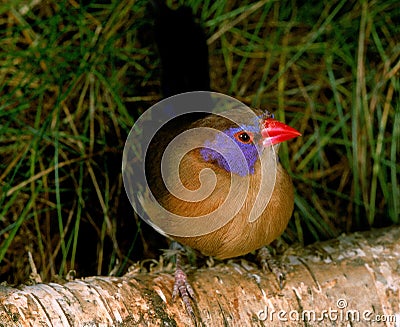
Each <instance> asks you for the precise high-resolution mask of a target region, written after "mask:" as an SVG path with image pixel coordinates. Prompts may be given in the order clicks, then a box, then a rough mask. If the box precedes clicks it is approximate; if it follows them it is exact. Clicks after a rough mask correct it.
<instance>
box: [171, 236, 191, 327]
mask: <svg viewBox="0 0 400 327" xmlns="http://www.w3.org/2000/svg"><path fill="white" fill-rule="evenodd" d="M170 248H171V251H172V253H173V256H174V257H175V282H174V288H173V290H172V301H175V300H176V298H177V297H179V296H180V297H181V299H182V301H183V303H184V305H185V308H186V312H187V313H188V314H189V315H190V317H191V318H192V320H193V322H194V324H195V325H197V319H196V315H195V311H194V309H193V306H192V303H191V301H193V302H194V303H196V297H195V294H194V291H193V288H192V286H191V285H190V283H189V281H188V278H187V275H186V273H185V271H184V269H183V266H182V263H181V262H182V253H183V252H184V251H185V248H184V247H183V246H182V245H181V244H179V243H177V242H175V241H174V242H172V243H171V245H170Z"/></svg>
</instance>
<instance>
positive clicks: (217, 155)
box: [200, 111, 301, 176]
mask: <svg viewBox="0 0 400 327" xmlns="http://www.w3.org/2000/svg"><path fill="white" fill-rule="evenodd" d="M211 119H212V118H209V120H211ZM239 119H240V118H239ZM235 120H236V121H238V119H235ZM246 120H247V121H245V122H244V123H240V124H232V122H230V123H228V121H227V120H226V119H225V122H224V123H225V125H227V126H225V128H222V127H223V123H222V124H221V125H222V126H221V127H219V128H220V130H221V131H222V133H217V134H214V135H213V136H212V137H211V138H210V139H208V140H206V141H205V142H204V147H203V148H201V150H200V154H201V156H202V158H203V159H204V160H205V161H207V162H213V163H215V164H216V165H218V166H219V167H220V168H223V169H224V170H226V171H227V172H230V173H234V174H237V175H240V176H246V175H249V174H254V168H255V163H256V161H257V160H258V158H259V157H260V154H261V153H262V152H263V151H264V149H265V148H269V147H274V148H275V149H274V150H275V151H276V150H277V147H278V145H279V144H280V143H281V142H284V141H287V140H290V139H292V138H295V137H297V136H300V135H301V133H300V132H299V131H297V130H296V129H294V128H292V127H290V126H288V125H286V124H284V123H281V122H279V121H278V120H276V119H275V118H274V116H273V115H272V114H270V113H269V112H268V111H267V112H265V113H260V112H257V113H256V115H255V117H252V118H251V119H249V118H248V117H247V119H246ZM222 121H224V119H223V120H222ZM211 124H214V126H215V123H214V122H211V123H210V125H211Z"/></svg>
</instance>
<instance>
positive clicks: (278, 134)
mask: <svg viewBox="0 0 400 327" xmlns="http://www.w3.org/2000/svg"><path fill="white" fill-rule="evenodd" d="M261 135H262V137H263V138H264V139H263V146H270V145H274V144H278V143H281V142H284V141H287V140H290V139H292V138H295V137H297V136H300V135H301V133H300V132H299V131H298V130H296V129H294V128H293V127H290V126H288V125H286V124H284V123H281V122H280V121H277V120H275V119H273V118H267V119H265V121H264V128H263V129H262V130H261Z"/></svg>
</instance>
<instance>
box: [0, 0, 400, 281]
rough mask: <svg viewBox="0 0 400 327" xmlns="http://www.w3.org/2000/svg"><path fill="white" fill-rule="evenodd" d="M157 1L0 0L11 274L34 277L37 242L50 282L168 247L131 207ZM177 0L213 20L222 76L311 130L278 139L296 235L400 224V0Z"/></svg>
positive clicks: (5, 270) (216, 76) (0, 240)
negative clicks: (129, 154)
mask: <svg viewBox="0 0 400 327" xmlns="http://www.w3.org/2000/svg"><path fill="white" fill-rule="evenodd" d="M146 3H147V2H146V1H137V2H136V1H127V0H124V1H120V2H116V1H115V2H113V3H111V4H95V3H92V4H88V5H86V6H83V5H82V6H80V5H79V3H78V2H75V1H61V2H53V1H46V2H40V1H39V2H38V3H37V4H36V5H33V6H32V7H29V6H30V2H25V1H17V2H15V1H14V2H12V4H11V2H10V3H7V4H1V5H0V33H1V37H0V48H1V49H2V51H1V53H0V81H2V83H0V157H1V160H0V187H1V189H0V275H1V276H4V277H3V279H5V280H8V281H10V282H16V281H18V282H21V281H24V280H26V278H27V277H28V275H29V272H30V271H29V266H28V264H27V262H28V256H27V254H26V252H27V251H28V250H29V251H31V252H32V254H33V255H34V259H35V262H36V264H37V265H38V269H39V271H40V272H41V275H42V277H43V279H44V280H49V279H50V278H51V277H52V276H54V275H56V274H59V275H62V276H64V275H65V274H66V273H67V272H68V271H69V270H70V269H76V270H77V271H78V274H107V273H109V272H110V271H111V270H112V269H113V268H114V266H115V265H116V264H117V263H118V262H123V263H124V265H128V264H129V263H130V262H131V261H130V260H134V259H137V258H139V257H140V256H141V255H143V256H146V254H148V253H152V254H153V255H155V254H156V253H157V252H156V250H157V249H156V247H157V245H154V244H152V242H151V241H150V238H151V237H152V236H148V235H144V234H142V233H141V232H140V230H138V229H137V228H135V224H136V223H135V219H134V217H131V216H124V215H123V214H121V209H120V208H121V207H122V204H121V200H120V198H121V194H123V192H124V190H123V187H122V181H121V174H120V161H119V160H120V156H121V153H122V148H123V145H124V141H125V137H126V135H127V133H128V132H129V129H130V127H131V126H132V125H133V122H134V119H133V116H134V115H135V114H136V113H138V112H141V111H143V110H145V109H146V108H148V107H149V106H151V105H152V104H154V103H155V102H156V101H157V100H158V99H160V94H159V60H158V56H157V53H156V51H155V47H154V44H153V43H152V41H151V38H150V37H149V32H148V31H149V29H150V28H151V25H150V20H149V18H148V17H147V16H146V12H145V5H146ZM178 3H181V4H183V3H185V4H187V5H189V6H191V7H192V8H193V10H194V12H195V13H196V15H197V17H199V20H200V21H201V22H202V25H203V26H204V28H205V30H206V32H207V35H208V37H209V39H208V43H209V49H210V65H211V79H212V88H213V89H214V90H216V91H218V92H221V93H225V94H229V95H232V96H234V97H236V98H238V99H239V100H241V101H243V102H245V103H246V104H249V105H252V106H256V107H262V108H268V109H270V110H271V111H274V112H275V114H276V116H277V118H279V119H280V120H283V121H286V122H288V123H290V124H291V125H292V126H294V127H296V128H297V129H299V130H300V131H301V132H302V134H303V136H302V137H301V138H298V139H296V140H293V141H290V142H288V143H287V144H284V145H283V146H282V147H281V151H280V158H281V161H282V163H283V164H284V165H285V167H286V168H287V169H288V171H289V172H290V174H291V175H292V177H293V180H294V184H295V186H296V199H295V213H294V219H292V221H291V223H290V226H289V227H290V228H289V229H288V231H287V232H286V234H285V239H286V240H287V241H288V242H294V241H301V242H304V243H308V242H312V241H314V240H318V239H326V238H329V237H334V236H335V235H338V234H339V233H341V232H349V231H354V230H359V229H365V228H369V227H370V226H382V225H388V224H391V223H394V224H395V223H399V219H400V178H399V175H400V164H399V162H400V160H399V152H400V151H399V147H400V108H399V107H400V104H399V100H398V99H399V95H400V85H399V73H400V46H399V44H400V26H399V24H398V23H397V21H398V18H399V17H400V4H399V3H398V1H395V0H391V1H370V2H368V1H344V0H336V1H329V2H319V3H317V4H313V5H308V4H307V3H305V4H302V5H300V3H297V2H295V1H266V0H263V1H256V2H253V1H241V2H239V1H227V0H219V1H198V0H191V1H185V2H184V1H178ZM170 5H174V6H176V5H177V4H176V3H174V4H172V3H170ZM122 212H124V211H122ZM129 222H130V224H131V225H132V226H133V227H132V232H131V234H130V235H128V236H127V235H126V233H125V234H124V233H123V232H122V231H124V230H125V229H126V228H128V227H127V226H131V225H129V224H128V223H129ZM126 224H128V225H126ZM139 236H140V237H139ZM151 247H154V248H155V249H153V250H149V249H148V248H151ZM89 250H90V251H89ZM86 251H88V252H86ZM128 253H129V254H131V255H132V256H131V257H130V260H129V259H128V257H127V255H128ZM87 262H90V265H89V267H87V265H86V263H87ZM125 268H126V266H124V267H120V269H119V271H121V272H122V271H124V269H125Z"/></svg>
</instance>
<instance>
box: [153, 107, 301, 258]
mask: <svg viewBox="0 0 400 327" xmlns="http://www.w3.org/2000/svg"><path fill="white" fill-rule="evenodd" d="M232 115H234V116H235V118H234V119H233V120H234V121H232V119H228V118H225V117H222V116H220V115H216V114H209V115H207V116H206V117H204V118H201V119H197V120H196V121H194V122H193V123H190V124H188V125H185V124H181V123H180V122H179V123H178V122H175V123H170V124H167V125H166V126H164V127H163V128H162V129H161V130H160V131H159V132H158V133H156V135H155V136H154V138H153V140H152V142H151V143H150V146H149V148H148V151H147V153H146V156H147V157H146V174H147V177H148V183H149V187H150V190H151V191H152V193H153V195H154V196H155V198H156V200H157V202H158V203H160V204H161V206H162V207H164V208H165V209H166V210H167V211H168V212H171V213H173V214H175V215H179V216H182V217H189V218H188V219H190V217H200V216H204V215H212V213H214V214H213V215H214V219H216V220H218V221H222V220H226V219H228V218H231V219H229V221H228V222H227V223H226V224H225V225H224V226H221V227H220V228H218V229H217V230H215V231H212V232H210V233H207V234H203V233H200V234H201V235H195V236H176V235H170V236H172V238H173V239H175V240H177V241H178V242H180V243H182V244H184V245H187V246H189V247H191V248H193V249H196V250H199V251H200V252H201V253H203V254H205V255H207V256H213V257H215V258H218V259H228V258H233V257H238V256H241V255H245V254H248V253H250V252H252V251H254V250H257V249H259V248H261V247H262V246H264V245H268V244H270V243H271V242H272V241H273V240H275V239H276V238H278V237H279V236H280V235H281V234H282V233H283V231H284V230H285V228H286V226H287V224H288V221H289V219H290V217H291V215H292V212H293V207H294V188H293V184H292V181H291V178H290V176H289V174H288V173H287V172H286V171H285V170H284V168H283V167H282V165H281V164H280V163H279V160H278V157H277V153H278V149H279V145H280V144H281V142H283V141H287V140H289V139H291V138H294V137H297V136H299V135H301V134H300V132H298V131H297V130H295V129H294V128H292V127H290V126H288V125H286V124H283V123H281V122H279V121H278V120H276V119H274V118H273V116H272V114H270V113H269V112H268V111H262V110H259V109H257V110H256V109H253V110H252V113H251V114H249V112H248V111H244V112H242V111H240V112H238V110H237V109H236V112H234V114H232V113H231V116H232ZM248 116H250V117H248ZM249 119H250V120H252V121H251V122H246V120H249ZM178 121H179V119H178ZM237 121H239V122H242V123H239V124H238V123H236V122H237ZM177 126H179V128H178V127H177ZM197 129H200V130H206V131H208V129H213V130H215V131H217V133H202V132H200V131H199V132H197V133H196V134H195V136H196V137H194V136H192V135H189V136H188V137H186V138H185V139H184V141H181V142H184V143H185V148H187V149H191V150H190V151H188V152H187V153H186V154H185V155H184V156H183V157H182V158H180V162H179V163H178V162H172V163H170V164H169V165H168V167H167V168H166V171H164V174H163V173H162V171H161V166H162V162H161V161H162V157H163V155H164V150H165V149H166V147H167V146H168V144H170V143H171V141H172V140H173V139H174V138H175V137H176V136H178V135H181V134H182V133H184V132H185V131H189V130H197ZM220 134H223V135H224V136H226V137H227V139H226V140H224V138H221V136H220ZM229 141H231V142H230V143H231V146H229ZM235 145H236V146H235ZM178 148H179V145H178ZM172 156H174V153H172ZM238 158H243V159H242V160H239V159H238ZM262 161H264V163H265V162H266V161H268V162H272V164H270V165H268V167H267V168H271V170H272V169H274V170H275V171H273V172H271V171H265V169H264V170H262V168H261V165H262ZM177 165H179V171H177V169H176V167H173V166H177ZM207 169H209V170H211V171H213V172H214V174H215V175H209V176H208V180H210V181H208V180H207V178H203V181H201V178H200V176H201V174H202V171H206V170H207ZM262 174H268V175H269V176H272V177H275V178H272V177H271V178H270V182H271V183H273V184H274V185H272V186H271V187H267V189H268V190H269V193H271V194H260V193H262V191H265V187H264V189H261V190H260V188H261V185H260V183H261V181H262V180H263V176H262ZM163 175H164V176H170V179H171V180H172V183H169V184H170V185H169V187H167V186H166V185H165V177H163ZM214 177H215V178H216V183H215V187H214V190H213V192H212V193H211V194H210V195H209V196H207V197H205V198H204V199H202V200H200V201H199V200H196V199H195V198H189V199H182V198H181V197H180V196H179V190H180V189H181V186H180V185H181V184H182V185H183V186H184V188H186V189H188V190H191V191H193V192H195V191H196V190H198V189H200V187H201V186H202V185H201V184H202V183H203V184H207V182H208V184H214V181H213V180H214ZM264 181H265V177H264ZM234 182H236V186H235V189H234V190H232V187H233V186H232V183H234ZM246 185H247V186H246ZM245 186H246V187H245ZM268 190H267V191H268ZM230 191H232V192H233V193H237V194H233V195H232V196H231V199H238V198H241V197H243V199H244V201H243V203H242V204H240V208H239V209H240V210H239V211H238V212H237V214H234V215H233V214H232V213H230V215H231V216H232V217H227V215H229V213H227V212H226V211H219V212H217V211H218V208H219V207H220V206H221V205H222V204H223V203H224V202H225V201H226V200H227V198H228V194H229V192H230ZM266 193H268V192H266ZM177 194H178V195H177ZM193 196H194V197H199V195H196V194H194V195H193ZM259 196H264V197H265V198H269V201H268V203H267V205H266V206H265V208H264V210H262V212H260V213H259V218H258V219H255V220H254V221H253V222H249V217H250V215H251V211H252V209H253V208H254V205H255V204H256V201H257V197H259ZM228 201H229V199H228ZM231 201H232V200H231ZM236 203H237V201H235V204H236ZM229 206H230V207H232V206H233V204H230V205H229ZM216 215H224V217H218V216H216ZM150 219H151V220H153V221H154V217H153V218H152V217H150ZM165 219H168V218H165ZM165 224H167V223H165ZM165 224H164V225H165ZM186 228H190V227H188V226H187V227H186ZM192 228H193V226H192ZM193 232H194V233H195V234H196V231H193ZM191 233H192V232H191V231H188V230H184V231H182V233H180V234H184V235H185V234H188V235H189V234H191Z"/></svg>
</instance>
